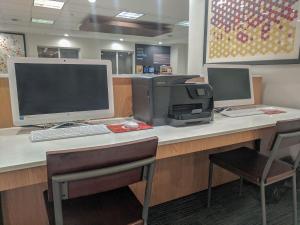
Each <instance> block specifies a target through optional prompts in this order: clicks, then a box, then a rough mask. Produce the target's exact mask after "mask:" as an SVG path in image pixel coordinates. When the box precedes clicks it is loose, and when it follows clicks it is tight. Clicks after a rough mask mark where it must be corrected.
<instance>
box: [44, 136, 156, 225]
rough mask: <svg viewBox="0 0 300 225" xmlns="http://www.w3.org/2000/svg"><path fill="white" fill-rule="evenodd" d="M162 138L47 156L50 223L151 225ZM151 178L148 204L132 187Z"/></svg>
mask: <svg viewBox="0 0 300 225" xmlns="http://www.w3.org/2000/svg"><path fill="white" fill-rule="evenodd" d="M157 143H158V139H157V138H156V137H153V138H149V139H144V140H140V141H135V142H128V143H125V144H119V145H110V146H104V147H102V146H101V147H94V148H85V149H75V150H64V151H50V152H47V173H48V191H46V192H45V193H44V197H45V203H46V207H47V212H48V218H49V223H50V225H146V224H147V219H148V208H149V202H150V196H151V188H152V179H153V173H154V166H155V156H156V151H157ZM142 180H146V181H147V183H146V188H145V197H144V205H143V206H142V205H141V204H140V202H139V201H138V200H137V198H136V197H135V195H134V194H133V193H132V192H131V190H130V189H129V187H128V185H130V184H133V183H136V182H139V181H142Z"/></svg>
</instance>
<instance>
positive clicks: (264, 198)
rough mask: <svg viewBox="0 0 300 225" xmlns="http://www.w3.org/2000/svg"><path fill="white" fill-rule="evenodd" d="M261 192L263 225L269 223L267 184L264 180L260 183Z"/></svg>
mask: <svg viewBox="0 0 300 225" xmlns="http://www.w3.org/2000/svg"><path fill="white" fill-rule="evenodd" d="M260 194H261V209H262V225H267V212H266V191H265V184H264V183H263V182H261V184H260Z"/></svg>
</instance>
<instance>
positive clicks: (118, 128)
mask: <svg viewBox="0 0 300 225" xmlns="http://www.w3.org/2000/svg"><path fill="white" fill-rule="evenodd" d="M137 123H138V125H139V127H138V128H127V127H125V126H124V124H122V123H121V124H111V125H107V128H108V129H110V130H111V131H112V132H114V133H124V132H131V131H139V130H148V129H152V128H153V127H152V126H150V125H148V124H146V123H144V122H137Z"/></svg>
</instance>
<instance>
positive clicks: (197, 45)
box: [188, 0, 205, 75]
mask: <svg viewBox="0 0 300 225" xmlns="http://www.w3.org/2000/svg"><path fill="white" fill-rule="evenodd" d="M189 4H190V16H189V22H190V27H189V53H188V73H189V74H197V75H198V74H202V71H203V42H204V24H205V0H190V2H189Z"/></svg>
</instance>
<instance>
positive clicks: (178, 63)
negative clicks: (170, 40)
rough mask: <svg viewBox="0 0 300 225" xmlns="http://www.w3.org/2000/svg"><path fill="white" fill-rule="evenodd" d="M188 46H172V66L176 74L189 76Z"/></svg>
mask: <svg viewBox="0 0 300 225" xmlns="http://www.w3.org/2000/svg"><path fill="white" fill-rule="evenodd" d="M187 63H188V45H187V44H175V45H172V46H171V66H172V69H173V73H174V74H181V75H184V74H187Z"/></svg>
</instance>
